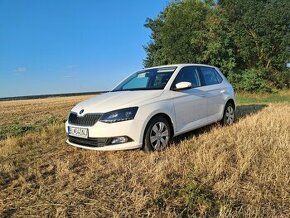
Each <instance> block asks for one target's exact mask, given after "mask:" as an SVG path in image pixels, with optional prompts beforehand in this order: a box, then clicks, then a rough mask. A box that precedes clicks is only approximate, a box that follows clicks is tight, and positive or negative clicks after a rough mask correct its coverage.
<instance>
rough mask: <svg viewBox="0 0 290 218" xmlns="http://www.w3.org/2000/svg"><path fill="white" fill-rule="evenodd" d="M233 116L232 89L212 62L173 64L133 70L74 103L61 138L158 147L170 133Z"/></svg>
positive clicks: (83, 143)
mask: <svg viewBox="0 0 290 218" xmlns="http://www.w3.org/2000/svg"><path fill="white" fill-rule="evenodd" d="M234 119H235V100H234V90H233V87H232V85H231V84H230V83H229V82H228V81H227V79H226V78H225V77H224V75H223V74H222V73H221V72H220V70H219V69H218V68H216V67H213V66H208V65H201V64H177V65H167V66H159V67H152V68H148V69H144V70H141V71H138V72H136V73H134V74H133V75H131V76H129V77H128V78H126V79H125V80H124V81H123V82H121V83H120V84H119V85H118V86H117V87H116V88H114V89H113V90H112V91H110V92H107V93H104V94H100V95H97V96H96V97H94V98H91V99H89V100H86V101H83V102H81V103H79V104H77V105H76V106H75V107H74V108H73V109H72V110H71V111H70V113H69V115H68V120H67V122H66V125H65V126H66V127H65V128H66V132H67V136H68V139H67V142H68V143H69V144H71V145H73V146H77V147H81V148H87V149H93V150H123V149H136V148H142V149H143V150H146V151H159V150H163V149H164V148H166V147H167V146H168V143H169V142H170V139H171V138H172V137H174V136H177V135H180V134H182V133H185V132H188V131H191V130H194V129H197V128H200V127H203V126H206V125H208V124H211V123H215V122H219V121H220V122H221V123H222V124H223V125H228V124H232V123H233V122H234Z"/></svg>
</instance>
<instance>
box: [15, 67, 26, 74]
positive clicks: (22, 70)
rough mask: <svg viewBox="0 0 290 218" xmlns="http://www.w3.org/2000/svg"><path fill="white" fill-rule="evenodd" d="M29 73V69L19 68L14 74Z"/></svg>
mask: <svg viewBox="0 0 290 218" xmlns="http://www.w3.org/2000/svg"><path fill="white" fill-rule="evenodd" d="M26 71H27V68H26V67H17V68H16V69H15V70H14V73H24V72H26Z"/></svg>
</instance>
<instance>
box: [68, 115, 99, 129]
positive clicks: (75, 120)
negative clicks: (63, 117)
mask: <svg viewBox="0 0 290 218" xmlns="http://www.w3.org/2000/svg"><path fill="white" fill-rule="evenodd" d="M101 116H102V114H85V115H84V116H78V115H77V113H75V112H71V113H70V114H69V117H68V123H69V124H72V125H77V126H93V125H95V123H96V122H97V121H98V120H99V119H100V117H101Z"/></svg>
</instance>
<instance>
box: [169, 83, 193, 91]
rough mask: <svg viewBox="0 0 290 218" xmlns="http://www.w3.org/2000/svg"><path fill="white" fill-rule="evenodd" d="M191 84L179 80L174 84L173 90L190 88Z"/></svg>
mask: <svg viewBox="0 0 290 218" xmlns="http://www.w3.org/2000/svg"><path fill="white" fill-rule="evenodd" d="M191 88H192V84H191V83H190V82H179V83H177V84H176V85H175V88H174V89H173V90H174V91H179V90H184V89H191Z"/></svg>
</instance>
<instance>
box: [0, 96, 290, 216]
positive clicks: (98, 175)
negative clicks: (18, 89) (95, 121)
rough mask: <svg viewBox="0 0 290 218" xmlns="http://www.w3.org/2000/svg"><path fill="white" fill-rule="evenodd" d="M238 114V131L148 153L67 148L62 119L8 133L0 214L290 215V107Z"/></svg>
mask: <svg viewBox="0 0 290 218" xmlns="http://www.w3.org/2000/svg"><path fill="white" fill-rule="evenodd" d="M36 101H39V100H36ZM72 101H73V100H72ZM72 101H71V104H73V103H72ZM60 102H61V101H60ZM69 107H70V106H68V107H67V108H69ZM27 108H28V109H29V106H27ZM63 108H65V104H63ZM1 110H2V108H1ZM43 110H44V111H46V108H43ZM64 114H66V113H64ZM238 114H239V121H238V122H237V123H235V124H234V125H233V126H230V127H220V126H218V125H212V126H209V127H206V128H203V129H200V130H197V131H194V132H191V133H189V134H187V135H184V136H182V137H179V138H177V139H175V141H174V144H173V145H172V146H171V147H170V148H169V149H167V150H166V151H164V152H158V153H150V154H148V153H144V152H142V151H139V150H135V151H123V152H122V151H120V152H94V151H87V150H83V149H77V148H74V147H71V146H69V145H67V144H66V143H65V133H64V126H63V124H62V123H55V124H51V125H49V126H47V127H45V128H42V129H41V130H38V131H32V132H28V133H27V134H24V135H23V136H18V137H9V138H7V139H5V140H2V141H0V190H1V191H0V211H1V212H0V216H1V215H2V216H8V217H9V216H16V217H17V216H20V217H25V216H27V215H31V216H36V217H42V216H57V217H70V216H77V217H96V216H98V217H108V216H113V217H121V216H128V217H136V216H150V217H176V216H182V217H187V216H193V217H194V216H207V217H211V216H216V217H227V216H231V217H255V216H256V217H264V216H266V217H273V216H275V217H287V216H289V214H290V162H289V160H290V104H269V105H267V106H266V105H243V106H239V108H238ZM7 116H9V115H7ZM20 116H22V115H20Z"/></svg>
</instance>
